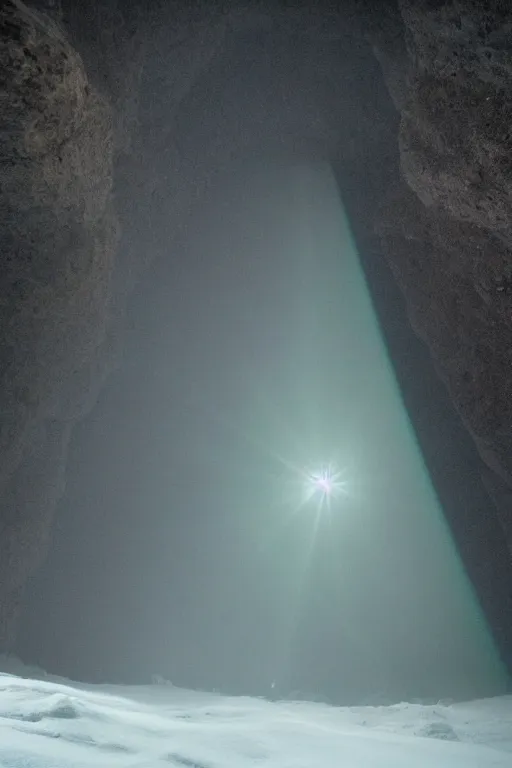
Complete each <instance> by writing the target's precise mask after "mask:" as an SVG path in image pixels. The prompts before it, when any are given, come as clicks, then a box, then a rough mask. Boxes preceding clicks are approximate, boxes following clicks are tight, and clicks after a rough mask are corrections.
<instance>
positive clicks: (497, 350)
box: [379, 0, 512, 550]
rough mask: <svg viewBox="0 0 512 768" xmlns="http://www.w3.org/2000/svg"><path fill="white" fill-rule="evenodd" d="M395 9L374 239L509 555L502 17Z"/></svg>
mask: <svg viewBox="0 0 512 768" xmlns="http://www.w3.org/2000/svg"><path fill="white" fill-rule="evenodd" d="M401 10H402V16H403V20H404V23H405V39H406V40H407V46H408V56H407V59H406V63H405V72H404V75H405V79H406V83H407V85H406V92H405V97H404V98H403V100H402V102H401V104H400V105H399V106H400V109H401V125H400V133H399V146H400V162H401V170H402V177H403V180H404V181H403V182H401V183H397V184H395V188H394V189H393V190H392V192H391V194H390V197H389V199H388V200H387V202H386V205H385V209H383V213H382V218H381V222H380V225H379V229H380V232H381V234H382V237H383V241H384V246H385V252H386V255H387V258H388V260H389V262H390V264H391V265H392V267H393V271H394V274H395V276H396V278H397V280H398V282H399V284H400V286H401V288H402V290H403V292H404V294H405V296H406V299H407V304H408V308H409V315H410V318H411V322H412V325H413V327H414V328H415V330H416V331H417V332H418V334H419V335H420V336H421V337H422V338H423V339H424V340H425V342H426V343H427V344H428V346H429V348H430V350H431V353H432V356H433V359H434V362H435V364H436V367H437V369H438V371H439V374H440V375H441V377H442V378H443V380H444V381H445V382H446V384H447V386H448V388H449V391H450V394H451V397H452V399H453V402H454V403H455V405H456V407H457V409H458V411H459V413H460V414H461V416H462V418H463V420H464V423H465V424H466V426H467V427H468V429H469V430H470V432H471V434H472V435H473V437H474V439H475V441H476V444H477V446H478V449H479V451H480V454H481V456H482V458H483V459H484V461H485V462H486V464H487V465H488V467H489V468H490V469H491V470H492V473H494V474H495V475H497V476H498V477H495V479H494V480H493V481H492V482H490V481H489V482H490V485H491V486H493V487H499V489H500V490H499V493H498V495H497V496H496V502H497V507H498V509H499V511H500V516H501V519H502V522H503V525H504V528H505V530H506V531H507V535H508V538H509V542H510V547H511V550H512V508H511V507H512V505H511V503H510V491H509V492H507V490H506V488H507V485H508V486H509V488H511V489H512V346H511V343H510V342H511V340H512V251H511V245H512V238H511V235H512V230H511V226H512V163H511V157H512V154H511V150H512V133H511V132H510V124H511V118H512V96H511V93H512V90H511V85H512V79H511V78H512V68H511V67H512V50H511V47H510V31H511V29H512V10H510V8H509V7H508V5H507V4H505V3H491V4H489V3H483V2H481V3H480V2H477V1H476V0H474V1H465V2H457V1H454V2H448V3H433V2H429V1H428V0H423V2H408V0H403V2H402V3H401ZM488 480H489V478H488ZM489 487H490V486H489ZM507 494H508V499H509V502H508V503H507V502H506V498H507Z"/></svg>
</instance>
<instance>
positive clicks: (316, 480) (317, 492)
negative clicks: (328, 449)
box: [304, 464, 347, 507]
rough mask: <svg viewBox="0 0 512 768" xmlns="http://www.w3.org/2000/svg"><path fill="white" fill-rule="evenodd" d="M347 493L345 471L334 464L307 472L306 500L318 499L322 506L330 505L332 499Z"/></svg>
mask: <svg viewBox="0 0 512 768" xmlns="http://www.w3.org/2000/svg"><path fill="white" fill-rule="evenodd" d="M346 495H347V484H346V481H345V479H344V476H343V473H342V472H341V471H340V470H339V469H337V468H336V467H335V466H334V465H333V464H327V465H326V466H324V467H322V468H321V469H319V470H316V471H314V472H307V473H306V482H305V489H304V496H305V498H304V501H305V502H308V501H311V500H312V499H316V500H317V501H318V502H319V503H320V506H323V505H324V503H325V504H326V505H327V506H329V507H330V504H331V501H334V500H335V499H338V498H339V497H341V496H346Z"/></svg>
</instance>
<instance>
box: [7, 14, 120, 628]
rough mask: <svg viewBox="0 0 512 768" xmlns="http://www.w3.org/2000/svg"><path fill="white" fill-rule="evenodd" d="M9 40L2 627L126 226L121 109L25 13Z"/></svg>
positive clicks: (37, 540)
mask: <svg viewBox="0 0 512 768" xmlns="http://www.w3.org/2000/svg"><path fill="white" fill-rule="evenodd" d="M0 33H1V44H0V72H1V74H0V79H1V82H0V94H1V95H0V184H1V201H0V244H1V246H0V247H1V253H2V261H1V265H0V325H1V327H2V339H1V347H0V359H1V367H0V379H1V381H0V419H1V432H0V504H1V507H2V515H1V517H0V564H1V565H0V614H1V613H2V610H1V608H2V607H3V606H5V605H7V606H9V605H10V604H11V603H12V602H14V603H17V599H16V600H13V599H12V597H11V596H13V595H14V596H17V595H19V593H20V590H21V588H22V585H23V583H24V582H25V580H26V579H27V577H28V576H29V575H30V573H31V572H32V571H33V569H34V568H35V567H36V566H37V565H38V563H39V562H40V561H41V557H42V556H43V554H44V551H45V545H46V542H47V539H48V530H49V526H50V524H51V518H52V515H53V511H54V508H55V503H56V501H57V499H58V498H59V495H60V493H61V491H62V487H63V472H64V466H65V463H64V457H65V446H66V443H67V440H68V437H69V432H70V424H69V423H68V422H69V421H72V420H73V419H74V418H76V416H77V415H78V414H79V413H80V411H81V410H82V404H83V402H84V400H86V399H88V398H89V397H90V387H89V386H88V385H86V386H84V387H83V388H80V389H79V390H78V391H77V392H76V394H75V397H74V398H73V402H72V403H71V402H69V400H67V399H66V398H65V396H64V394H65V391H66V389H67V388H68V386H69V381H70V379H71V378H72V377H73V376H75V375H76V373H77V372H79V371H80V370H81V369H83V368H84V366H87V365H89V364H90V361H92V360H95V359H96V351H97V350H98V349H100V348H101V346H102V344H103V343H104V339H105V334H106V328H107V325H108V316H109V282H110V276H111V272H112V267H113V260H114V254H115V248H116V241H117V224H116V218H115V216H114V214H113V209H112V204H111V187H112V160H113V152H112V115H111V110H110V108H109V106H108V104H107V103H106V101H105V100H104V99H103V98H102V97H101V96H100V95H99V94H98V93H97V92H95V91H94V90H93V89H92V88H91V87H90V85H89V83H88V80H87V76H86V73H85V71H84V68H83V65H82V62H81V59H80V57H79V55H78V54H77V52H76V51H75V50H74V48H73V47H72V46H70V45H69V43H68V42H66V40H65V37H64V35H63V33H62V32H61V30H60V29H59V28H58V26H57V25H56V24H54V23H53V22H52V21H51V20H50V19H49V18H47V17H45V16H43V15H39V14H38V13H37V12H35V11H33V10H29V9H28V8H26V6H24V5H23V4H22V3H4V4H3V5H2V9H1V11H0ZM100 378H101V377H98V378H97V381H99V380H100ZM97 381H96V382H95V383H97ZM12 613H13V612H12V611H9V615H11V614H12ZM0 626H1V627H2V634H3V637H2V638H0V642H4V643H5V638H6V637H7V638H8V637H9V635H10V633H11V622H10V620H7V619H4V620H2V621H0Z"/></svg>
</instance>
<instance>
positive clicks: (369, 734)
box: [0, 660, 512, 768]
mask: <svg viewBox="0 0 512 768" xmlns="http://www.w3.org/2000/svg"><path fill="white" fill-rule="evenodd" d="M1 668H4V669H10V672H9V671H8V672H0V767H1V768H7V766H9V768H64V766H65V767H66V768H70V767H71V766H84V767H85V766H92V765H94V766H105V768H107V767H108V768H114V766H130V768H146V767H147V768H150V767H151V768H153V767H154V768H157V767H158V766H167V768H169V766H173V767H175V768H249V766H250V767H251V768H254V767H255V766H258V767H259V768H313V767H314V768H383V766H386V768H388V767H392V768H434V767H435V768H442V767H443V766H450V767H451V766H457V767H459V766H460V768H463V767H464V768H477V766H478V768H487V767H489V768H490V767H491V766H492V767H493V768H501V766H503V768H505V766H507V767H508V768H510V766H512V697H510V696H509V697H503V698H498V699H488V700H485V701H476V702H470V703H467V704H457V705H452V706H446V705H436V706H423V705H418V704H400V705H396V706H392V707H350V708H336V707H330V706H327V705H322V704H310V703H305V702H297V703H290V702H283V703H272V702H268V701H264V700H261V699H250V698H231V697H226V696H219V695H216V694H209V693H199V692H193V691H186V690H181V689H178V688H173V687H172V686H166V685H155V686H146V687H112V686H88V685H82V684H75V683H71V682H68V681H65V680H58V679H54V678H50V677H44V676H39V678H37V677H36V676H34V678H33V679H31V678H30V677H27V676H26V675H27V674H29V673H27V671H26V670H24V669H23V668H21V667H20V668H19V670H15V671H17V672H18V673H20V674H21V675H23V676H20V674H12V672H13V667H12V665H11V666H10V667H6V665H5V664H2V662H1V660H0V669H1Z"/></svg>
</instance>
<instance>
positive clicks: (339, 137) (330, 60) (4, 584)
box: [0, 0, 512, 648]
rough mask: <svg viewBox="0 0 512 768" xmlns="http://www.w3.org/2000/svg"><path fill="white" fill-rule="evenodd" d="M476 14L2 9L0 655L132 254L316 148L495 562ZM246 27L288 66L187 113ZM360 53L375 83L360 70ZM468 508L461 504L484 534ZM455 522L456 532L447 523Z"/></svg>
mask: <svg viewBox="0 0 512 768" xmlns="http://www.w3.org/2000/svg"><path fill="white" fill-rule="evenodd" d="M482 9H483V4H479V3H478V2H464V3H462V2H455V1H454V2H451V3H445V4H442V6H440V5H439V4H438V3H432V2H427V0H424V2H422V3H408V2H405V1H404V2H402V3H401V4H400V7H399V8H398V7H397V6H396V5H395V4H394V3H390V4H389V5H385V4H384V5H382V4H378V5H374V4H372V3H371V2H356V1H355V2H351V3H349V2H347V3H346V4H345V5H344V8H343V10H341V9H340V10H339V11H332V9H331V10H330V11H329V12H328V11H327V7H326V8H325V9H324V8H322V7H320V6H318V5H315V8H313V6H312V5H310V4H304V6H303V7H299V8H297V7H294V8H286V5H285V4H283V6H282V7H280V8H274V9H273V11H272V12H268V11H267V10H266V9H265V7H264V6H263V5H262V6H260V7H258V8H257V7H255V6H252V5H251V7H250V8H244V7H243V6H240V5H239V4H236V3H229V2H226V3H225V4H224V5H222V4H215V6H212V5H211V4H207V3H198V4H195V5H191V6H190V5H186V4H182V3H158V2H155V3H153V4H151V8H150V10H145V9H143V7H142V4H140V3H139V2H137V0H132V1H131V2H125V3H117V2H116V0H104V1H103V2H97V3H71V2H69V3H68V2H67V0H62V2H60V3H57V2H50V1H49V0H46V1H45V2H39V3H33V4H31V6H30V7H28V6H27V5H25V4H24V3H22V2H21V0H10V2H7V3H4V4H3V6H2V9H1V11H0V21H1V27H0V30H1V35H2V38H1V48H0V63H1V65H2V69H1V71H2V75H1V77H2V78H3V82H2V96H1V99H2V111H1V118H0V136H1V139H0V151H1V153H2V166H1V174H2V175H1V184H2V187H1V189H2V201H1V209H0V217H1V222H0V231H1V238H2V251H3V254H4V259H3V261H2V274H1V282H0V285H1V288H0V298H1V304H0V307H1V309H0V311H1V317H2V327H4V328H5V329H7V332H6V333H4V335H3V338H2V347H1V359H2V368H1V371H0V375H1V376H2V384H1V390H0V396H1V401H0V402H1V416H2V425H1V426H2V432H1V447H0V451H1V465H0V466H1V476H0V494H1V502H0V503H1V516H0V526H1V534H0V536H1V538H0V576H1V578H0V647H1V648H6V647H10V646H12V644H13V641H14V636H15V628H16V621H17V615H18V611H19V609H20V605H21V604H22V599H23V587H24V584H25V583H26V581H27V578H28V577H29V576H30V575H31V574H32V573H34V571H35V570H36V569H37V567H38V566H39V564H40V563H41V561H42V559H43V558H44V557H45V555H46V552H47V549H48V545H49V542H50V539H51V525H52V520H53V515H54V512H55V508H56V504H57V502H58V499H59V497H60V495H61V493H62V489H63V483H64V475H65V464H66V455H67V446H68V443H69V439H70V435H71V433H72V430H73V426H74V424H75V423H76V422H77V421H78V420H80V419H82V418H83V417H84V416H85V415H86V414H87V413H88V412H89V411H90V409H91V408H93V406H94V403H95V400H96V397H97V394H98V392H99V390H100V389H101V387H102V384H103V382H104V381H105V378H106V377H107V376H108V374H109V372H110V371H111V370H112V368H113V366H115V365H117V364H118V362H119V356H120V349H121V346H122V345H121V343H120V342H121V340H122V332H123V331H122V329H123V322H124V315H125V311H126V303H127V300H128V298H129V296H130V295H131V293H132V292H133V290H134V288H135V287H136V286H137V284H138V281H139V280H140V277H141V275H142V274H143V273H144V271H145V270H146V269H147V268H148V266H149V264H150V261H151V259H153V258H158V257H165V253H166V252H167V251H168V250H169V249H170V248H172V243H173V242H174V241H175V240H176V238H177V237H178V234H179V233H180V232H182V231H183V228H184V227H186V223H187V220H188V215H189V213H190V211H191V210H192V209H193V206H194V202H195V201H196V200H197V199H199V198H200V197H201V195H202V194H204V191H205V190H206V189H207V188H208V185H209V182H210V180H211V179H212V178H213V177H214V176H215V175H216V174H218V173H219V171H221V170H223V171H224V172H225V171H226V169H228V168H229V167H230V164H232V163H236V162H238V161H239V160H240V158H244V157H253V156H257V155H258V154H259V155H266V156H267V157H269V158H273V159H274V160H275V159H277V158H282V157H284V156H285V155H286V154H287V153H291V154H292V156H301V155H304V156H306V157H308V156H311V155H312V154H313V155H316V154H319V155H320V156H323V157H327V158H329V159H330V160H331V161H332V163H333V166H334V167H335V169H337V172H338V175H339V179H340V187H341V188H342V191H343V190H345V191H346V192H347V193H349V192H352V193H353V200H354V201H356V202H353V203H352V212H351V214H352V216H353V217H354V220H356V219H357V221H358V225H356V226H355V230H357V231H356V235H358V234H359V235H360V239H361V250H362V252H363V258H364V259H366V264H365V268H366V269H367V273H368V274H369V275H370V276H371V275H372V274H373V276H374V278H375V277H376V276H377V278H376V279H375V280H374V290H376V291H377V292H378V290H379V288H378V285H377V283H378V279H382V280H385V279H386V278H385V277H384V273H382V271H381V272H379V269H380V268H379V267H376V266H375V262H376V261H378V260H381V259H382V252H381V248H382V249H383V251H384V253H385V256H386V258H387V263H388V264H389V265H390V267H391V269H392V271H393V274H394V276H395V279H396V282H397V284H398V286H399V287H400V289H401V291H402V293H403V295H404V296H405V299H406V304H407V309H408V313H409V318H410V322H411V324H412V327H413V328H414V331H415V332H416V333H417V334H418V336H419V337H420V338H421V339H422V340H423V341H424V342H425V343H426V345H427V346H428V349H429V350H430V354H431V358H432V360H433V361H434V363H435V366H436V370H437V371H438V373H439V376H440V377H441V379H442V380H443V381H444V382H445V384H446V386H447V389H448V391H449V393H450V397H451V400H452V402H453V403H454V405H455V407H456V409H457V411H458V413H459V414H460V416H461V417H462V419H463V421H464V423H465V425H466V427H467V430H468V431H469V433H470V434H471V436H472V438H473V439H474V441H475V443H476V446H477V448H478V451H479V452H480V456H481V459H482V460H481V461H480V460H479V459H475V457H474V456H473V455H472V454H471V459H470V460H469V464H470V466H471V470H472V472H473V473H474V474H476V475H479V474H480V473H481V472H482V471H484V474H485V483H486V487H487V489H488V491H489V493H490V494H491V495H492V497H493V499H494V502H495V507H496V509H497V510H498V511H499V519H500V521H501V525H502V526H503V530H504V531H505V534H506V537H507V541H508V542H509V547H510V549H511V551H512V530H511V525H512V522H511V521H512V514H511V511H510V503H511V502H510V494H511V482H512V481H511V472H512V469H511V466H510V436H511V434H512V432H511V429H512V426H511V410H510V409H511V405H510V403H511V398H510V381H511V377H510V373H509V371H510V355H511V354H512V353H511V351H510V344H509V339H510V323H511V320H510V319H511V317H512V314H511V301H512V291H511V290H510V286H511V285H512V280H511V277H510V274H509V272H510V264H511V260H510V251H509V245H510V244H509V238H510V200H509V194H510V189H509V186H508V179H509V167H508V156H509V148H510V147H509V143H510V141H509V139H510V137H509V135H508V133H507V130H508V128H507V123H508V112H507V109H509V106H508V100H507V84H508V83H509V80H508V78H509V77H510V70H509V63H510V60H509V54H508V52H507V48H506V34H507V30H509V28H510V22H511V20H512V18H511V16H510V13H509V12H508V11H504V10H501V11H499V12H498V7H497V8H496V9H495V10H494V11H493V12H487V13H486V12H484V10H482ZM258 34H260V35H262V36H263V37H265V36H266V37H268V36H270V37H271V38H272V37H273V41H274V42H273V49H272V50H274V52H275V51H280V50H282V49H281V48H280V40H281V39H282V40H288V41H290V40H292V41H293V45H294V46H295V48H297V46H298V50H299V51H300V55H299V56H298V57H297V58H296V59H294V58H293V56H291V55H290V57H289V58H288V60H286V61H282V60H281V58H280V57H279V56H275V58H274V59H273V60H271V61H270V62H269V83H270V82H271V81H272V82H274V80H275V82H276V83H277V86H274V85H272V87H270V86H268V89H267V90H265V87H262V88H261V90H260V91H258V80H257V79H256V80H255V81H254V82H252V83H251V87H253V88H254V89H255V91H254V97H253V99H252V101H251V98H250V97H248V95H247V88H246V86H245V84H244V83H243V82H242V83H241V84H240V88H241V90H240V94H241V98H242V96H243V97H244V98H245V99H246V104H245V106H246V107H247V112H248V114H247V115H246V120H245V123H244V124H243V128H240V127H238V128H236V127H235V126H236V124H237V120H238V118H239V116H240V112H241V110H240V105H238V104H236V103H235V104H233V105H232V111H231V112H229V110H228V111H227V112H222V113H221V115H220V116H219V112H218V110H217V111H216V110H215V109H212V108H211V107H210V106H209V105H210V104H211V103H212V100H213V102H214V101H215V99H216V90H215V83H220V82H221V81H222V78H223V77H229V76H231V74H232V73H230V71H229V67H226V65H225V63H224V64H223V63H222V61H223V60H222V56H221V53H222V52H223V51H225V50H227V49H228V48H229V46H230V45H233V44H234V41H235V42H236V41H238V43H237V44H238V45H239V46H242V47H243V46H244V36H249V37H250V38H251V39H254V36H255V35H256V36H257V35H258ZM439 41H441V43H439ZM285 47H286V46H285ZM292 47H293V46H292ZM326 52H327V53H326ZM371 55H374V56H375V59H374V61H373V65H372V66H376V62H378V65H379V66H380V67H381V70H382V73H383V77H384V79H385V82H386V84H387V88H388V91H387V92H386V91H385V90H384V88H383V86H382V81H380V80H377V77H376V72H377V70H376V69H372V68H371V67H370V68H368V61H369V57H370V56H371ZM223 66H224V70H223ZM280 67H283V69H282V71H281V70H280ZM290 67H292V68H293V70H294V71H295V76H296V79H295V81H294V83H293V85H292V86H290V89H289V90H290V91H291V92H292V93H293V94H294V96H295V101H294V100H293V99H292V103H291V104H290V103H289V99H287V96H288V93H287V92H286V88H284V90H283V86H284V85H286V84H287V81H286V77H287V73H288V72H289V71H290ZM274 74H275V78H274V77H273V75H274ZM372 78H373V80H374V82H373V84H372V83H370V80H371V79H372ZM279 84H280V86H281V90H279ZM210 113H211V114H212V115H213V116H212V118H211V119H209V118H208V116H209V114H210ZM349 207H350V206H349ZM375 227H377V229H375ZM5 255H7V258H6V257H5ZM372 270H373V271H372ZM379 275H380V278H378V276H379ZM397 301H399V298H398V297H397ZM407 344H409V348H410V349H413V348H414V349H417V347H415V346H414V343H413V342H411V341H408V342H407ZM404 349H405V350H407V345H406V346H405V347H404ZM414 354H416V355H417V359H418V360H419V356H420V353H419V352H415V353H414ZM411 355H412V356H414V355H413V353H411ZM429 359H430V358H429ZM425 360H426V358H423V363H422V365H423V366H424V367H425V371H427V367H428V365H429V364H430V363H427V362H425ZM398 367H399V368H400V365H399V366H398ZM426 375H430V376H431V375H432V373H431V371H430V373H428V374H426ZM413 376H414V373H413V374H412V377H413ZM399 377H400V376H399ZM402 379H403V381H402V383H403V384H404V383H405V386H406V379H407V375H406V374H404V376H403V377H402ZM406 389H407V386H406ZM433 397H434V398H438V400H439V402H441V400H442V398H443V395H442V394H440V393H439V392H437V391H436V393H435V394H434V395H433ZM406 400H407V393H406ZM443 402H444V401H443ZM443 408H445V410H444V411H443V410H442V409H441V411H442V413H443V414H445V415H446V418H450V419H453V418H454V417H453V415H451V414H449V409H448V408H447V406H446V405H443ZM425 429H427V427H425ZM420 437H421V435H420ZM455 444H456V441H455ZM468 451H469V449H468ZM470 453H471V452H470V451H469V452H468V455H469V454H470ZM449 455H450V450H449V447H448V448H447V449H446V450H445V452H444V454H443V457H442V458H444V459H446V457H448V456H449ZM464 455H465V454H464ZM462 460H463V459H462ZM432 461H433V462H434V464H435V462H436V458H435V456H432ZM437 461H439V459H437ZM453 463H454V464H455V465H456V464H457V460H456V459H453ZM459 466H460V462H459ZM434 470H435V467H434ZM439 472H441V474H442V471H441V470H438V474H439ZM434 474H435V471H434ZM473 480H474V478H473ZM460 482H463V483H464V477H463V475H462V480H461V481H460ZM474 482H476V483H477V485H478V489H479V493H481V495H480V496H479V497H478V498H479V499H480V500H481V503H482V508H483V507H485V502H486V500H487V499H486V496H485V493H483V492H482V489H481V485H480V484H479V479H477V480H474ZM465 503H466V502H465ZM467 503H468V504H469V502H467ZM477 515H478V510H475V509H473V510H471V515H469V512H468V517H467V519H468V521H471V523H469V522H468V523H467V525H468V526H469V525H470V524H471V525H472V526H474V525H477V526H478V517H477ZM492 516H493V511H489V510H488V509H487V508H486V510H484V509H482V516H481V520H482V522H481V525H482V530H481V536H483V537H484V538H485V535H486V534H485V531H487V530H488V526H489V524H490V523H489V518H492ZM458 525H459V528H460V532H461V536H462V538H464V534H465V532H464V510H462V513H460V514H459V520H458ZM493 530H494V529H493ZM466 533H467V531H466ZM493 537H494V538H493ZM493 547H494V549H495V550H498V549H499V543H498V541H497V539H496V534H495V533H493V535H492V536H491V537H490V538H489V537H488V549H487V552H488V556H489V557H491V556H495V555H496V556H498V554H497V552H496V553H494V552H493ZM479 556H481V555H480V554H477V555H476V557H479ZM500 556H502V555H500ZM503 573H504V570H503V569H502V570H500V574H503ZM496 589H497V587H496ZM502 589H503V590H504V591H503V599H504V600H505V599H506V594H508V593H509V591H510V590H509V588H508V586H506V587H504V588H502ZM496 611H497V612H498V607H496Z"/></svg>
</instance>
